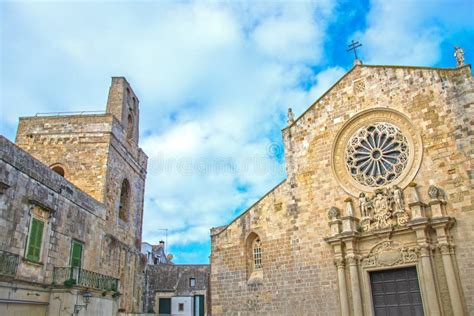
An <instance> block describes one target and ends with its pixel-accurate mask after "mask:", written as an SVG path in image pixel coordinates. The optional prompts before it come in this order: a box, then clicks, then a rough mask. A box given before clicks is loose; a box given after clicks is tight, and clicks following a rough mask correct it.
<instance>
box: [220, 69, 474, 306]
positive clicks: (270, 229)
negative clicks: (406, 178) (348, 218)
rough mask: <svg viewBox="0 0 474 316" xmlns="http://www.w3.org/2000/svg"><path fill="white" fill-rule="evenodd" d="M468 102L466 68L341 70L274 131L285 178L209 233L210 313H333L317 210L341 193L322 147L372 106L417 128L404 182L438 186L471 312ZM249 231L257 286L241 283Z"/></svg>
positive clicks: (321, 212)
mask: <svg viewBox="0 0 474 316" xmlns="http://www.w3.org/2000/svg"><path fill="white" fill-rule="evenodd" d="M473 102H474V85H473V81H472V77H471V69H470V67H469V66H464V67H461V68H457V69H432V68H416V67H390V66H356V67H354V68H353V69H352V70H351V71H350V72H348V73H347V74H346V75H345V76H343V77H342V78H341V79H340V80H339V81H338V82H337V83H336V84H335V85H334V86H333V87H332V88H331V89H330V90H329V91H328V92H326V93H325V94H324V95H323V96H322V97H321V98H320V99H319V100H317V101H316V102H315V103H314V104H313V105H311V106H310V107H309V108H308V110H307V111H306V112H305V113H303V114H302V115H301V117H299V118H298V119H297V120H296V122H294V123H293V124H291V125H290V126H289V127H287V128H285V129H284V130H283V138H284V144H285V158H286V164H287V179H286V180H285V181H284V182H283V183H281V184H279V185H278V186H277V187H276V188H275V189H273V190H272V191H271V192H270V193H269V194H267V195H266V196H264V197H263V198H262V199H261V200H259V201H258V202H257V203H255V204H254V205H253V206H252V207H250V208H249V209H248V210H247V211H246V212H244V213H243V214H242V215H241V216H239V217H238V218H237V219H235V220H234V221H233V222H232V223H230V224H229V225H228V226H227V227H225V228H218V229H215V230H212V231H211V238H212V253H211V266H212V269H211V291H212V302H213V303H212V304H213V306H212V310H213V315H223V314H232V313H240V315H314V311H318V315H336V314H339V313H340V312H341V311H340V302H339V295H338V293H339V292H338V283H337V274H336V267H335V265H334V262H333V260H334V255H333V253H332V249H331V247H330V246H329V245H328V244H327V243H326V242H325V241H324V237H326V236H329V235H330V234H331V232H330V230H329V226H328V220H327V211H328V210H329V209H330V208H331V207H333V206H336V207H338V208H339V209H345V202H344V201H345V199H346V198H347V197H348V196H350V194H349V193H347V192H346V191H345V190H344V189H343V188H342V187H341V185H340V184H339V183H338V181H337V180H336V177H335V176H334V173H333V171H332V161H333V159H334V158H335V157H332V152H333V151H332V150H333V147H334V140H335V139H336V136H337V134H338V132H339V131H340V130H341V128H342V126H343V125H344V124H345V123H346V122H347V121H348V120H349V119H350V118H352V117H354V116H355V115H356V114H359V113H361V112H362V111H364V110H368V109H373V108H382V109H383V108H388V109H392V110H395V111H398V112H400V113H402V114H404V115H405V116H407V117H408V119H409V120H411V122H412V123H413V125H414V126H416V127H417V130H418V132H419V133H420V134H421V139H422V143H423V145H422V146H423V147H422V148H423V158H422V161H421V166H420V168H419V170H418V172H417V173H416V172H415V175H416V176H415V177H414V179H413V181H414V182H416V183H417V188H418V190H419V192H420V195H421V200H424V201H428V200H429V197H428V193H427V191H428V187H429V186H430V185H436V186H438V187H441V188H443V189H444V190H445V192H446V196H447V201H448V204H447V213H448V215H449V216H452V217H455V218H456V225H455V226H454V228H452V234H453V237H454V238H453V239H454V244H455V245H456V261H457V263H458V267H459V276H460V280H461V284H462V291H463V293H464V298H465V304H466V307H467V309H468V312H469V313H471V314H472V313H474V291H473V288H472V287H471V286H470V285H471V284H472V283H473V282H474V280H473V278H472V275H473V273H472V272H473V271H472V269H473V268H472V264H471V263H470V262H471V261H472V260H473V259H474V258H473V256H474V255H473V253H474V252H473V250H474V249H473V244H474V243H473V241H474V236H473V235H472V227H473V225H474V217H473V216H472V211H473V210H474V207H473V195H472V184H473V180H472V178H473V177H472V143H473V142H472V137H473V136H472V135H473V133H472V124H473V121H472V120H473V119H472V118H473V117H474V115H473V114H474V113H473ZM351 197H352V198H353V199H356V198H357V197H356V196H351ZM357 216H358V217H359V216H360V214H357ZM251 233H256V234H257V235H258V236H259V237H260V238H261V241H262V251H263V255H262V256H263V258H262V260H263V269H262V270H263V281H262V282H260V283H257V284H248V280H249V271H250V270H249V267H248V263H247V262H248V260H247V259H246V239H247V237H248V236H249V235H250V234H251ZM409 238H412V237H409ZM361 251H362V250H361ZM434 264H436V260H434ZM440 278H442V276H440Z"/></svg>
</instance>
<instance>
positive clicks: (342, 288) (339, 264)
mask: <svg viewBox="0 0 474 316" xmlns="http://www.w3.org/2000/svg"><path fill="white" fill-rule="evenodd" d="M334 264H335V265H336V268H337V280H338V283H339V299H340V301H341V315H342V316H346V315H347V316H349V315H350V313H349V299H348V297H347V285H346V272H345V269H344V267H345V264H344V259H343V258H337V259H335V260H334Z"/></svg>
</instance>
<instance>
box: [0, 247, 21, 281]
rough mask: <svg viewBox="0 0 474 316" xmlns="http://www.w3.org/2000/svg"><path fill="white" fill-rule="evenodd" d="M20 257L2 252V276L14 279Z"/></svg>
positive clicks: (0, 263) (0, 270)
mask: <svg viewBox="0 0 474 316" xmlns="http://www.w3.org/2000/svg"><path fill="white" fill-rule="evenodd" d="M19 258H20V256H18V255H16V254H14V253H11V252H8V251H3V250H0V275H4V276H10V277H14V276H15V275H16V269H17V268H18V262H19Z"/></svg>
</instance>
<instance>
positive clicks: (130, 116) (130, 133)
mask: <svg viewBox="0 0 474 316" xmlns="http://www.w3.org/2000/svg"><path fill="white" fill-rule="evenodd" d="M134 126H135V124H134V122H133V114H132V113H129V114H128V117H127V138H128V139H132V138H133V129H134Z"/></svg>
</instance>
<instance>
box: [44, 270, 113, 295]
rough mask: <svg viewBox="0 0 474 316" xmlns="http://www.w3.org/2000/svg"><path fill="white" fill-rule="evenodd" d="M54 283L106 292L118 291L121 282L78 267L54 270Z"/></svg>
mask: <svg viewBox="0 0 474 316" xmlns="http://www.w3.org/2000/svg"><path fill="white" fill-rule="evenodd" d="M53 282H54V283H55V284H57V285H66V286H73V285H79V286H82V287H86V288H93V289H99V290H105V291H117V290H118V282H119V280H118V279H116V278H113V277H110V276H107V275H103V274H100V273H97V272H92V271H88V270H84V269H82V268H78V267H62V268H54V274H53Z"/></svg>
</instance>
